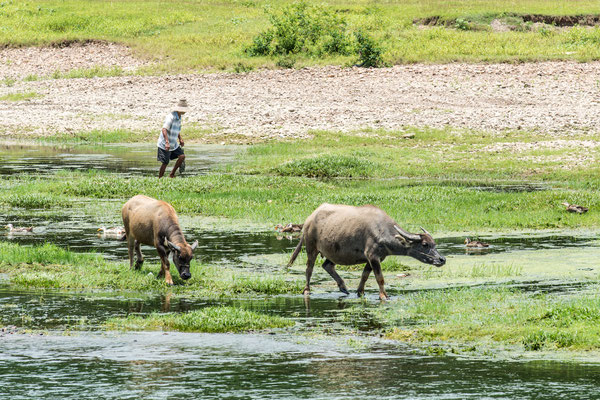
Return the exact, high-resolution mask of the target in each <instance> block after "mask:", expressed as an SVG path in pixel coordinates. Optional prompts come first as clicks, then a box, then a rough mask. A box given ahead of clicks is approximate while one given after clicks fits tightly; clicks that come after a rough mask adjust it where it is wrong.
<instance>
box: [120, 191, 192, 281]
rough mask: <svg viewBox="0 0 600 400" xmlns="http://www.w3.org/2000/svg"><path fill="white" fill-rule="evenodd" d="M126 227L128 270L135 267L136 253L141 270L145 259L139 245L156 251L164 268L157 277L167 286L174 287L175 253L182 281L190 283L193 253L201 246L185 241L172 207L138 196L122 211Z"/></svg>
mask: <svg viewBox="0 0 600 400" xmlns="http://www.w3.org/2000/svg"><path fill="white" fill-rule="evenodd" d="M121 214H122V215H123V224H125V232H126V235H127V245H128V249H129V267H130V268H132V267H133V250H134V248H135V254H136V256H137V261H136V263H135V269H140V267H141V266H142V264H143V263H144V256H142V252H141V251H140V244H146V245H149V246H154V247H156V250H157V251H158V255H159V256H160V261H161V266H160V272H159V274H158V277H159V278H160V277H162V276H164V277H165V281H166V282H167V284H169V285H172V284H173V278H172V277H171V271H170V270H169V253H170V252H171V251H172V252H173V263H175V266H176V267H177V271H179V276H180V277H181V279H184V280H185V279H190V278H191V276H192V275H191V274H190V261H191V260H192V252H193V251H194V249H195V248H196V246H198V241H195V242H194V244H192V245H191V246H190V245H189V244H188V242H186V241H185V237H184V236H183V232H181V228H180V227H179V220H178V218H177V214H176V213H175V210H174V209H173V207H172V206H171V205H170V204H169V203H167V202H164V201H160V200H156V199H153V198H151V197H147V196H142V195H137V196H134V197H132V198H131V199H129V201H128V202H127V203H125V205H124V206H123V208H122V210H121Z"/></svg>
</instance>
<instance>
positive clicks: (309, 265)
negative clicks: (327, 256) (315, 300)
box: [302, 249, 318, 295]
mask: <svg viewBox="0 0 600 400" xmlns="http://www.w3.org/2000/svg"><path fill="white" fill-rule="evenodd" d="M317 254H318V253H317V252H316V251H309V250H308V249H306V255H307V256H308V260H307V261H306V286H305V287H304V290H303V291H302V293H304V294H305V295H307V294H310V278H311V277H312V273H313V268H314V267H315V261H316V260H317Z"/></svg>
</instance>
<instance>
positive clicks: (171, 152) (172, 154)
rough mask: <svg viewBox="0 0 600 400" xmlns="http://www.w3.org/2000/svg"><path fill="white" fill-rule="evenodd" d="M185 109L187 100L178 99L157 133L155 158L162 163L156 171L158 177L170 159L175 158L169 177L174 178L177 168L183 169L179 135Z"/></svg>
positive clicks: (161, 174)
mask: <svg viewBox="0 0 600 400" xmlns="http://www.w3.org/2000/svg"><path fill="white" fill-rule="evenodd" d="M187 110H188V104H187V101H186V100H185V99H181V100H179V102H178V103H177V105H176V106H175V107H174V108H173V110H172V111H171V112H169V114H168V115H167V117H166V118H165V123H164V124H163V127H162V132H161V133H160V135H158V142H157V145H158V153H157V155H156V159H157V160H158V161H160V162H161V163H162V165H161V166H160V170H159V171H158V177H159V178H162V176H163V175H164V174H165V169H167V165H169V161H170V160H175V159H177V161H176V162H175V166H174V167H173V171H171V173H170V174H169V178H175V172H176V171H177V169H179V171H180V173H181V172H183V171H184V170H185V154H184V153H183V145H184V142H183V138H182V137H181V117H182V116H183V114H185V113H186V112H187ZM177 140H179V143H177Z"/></svg>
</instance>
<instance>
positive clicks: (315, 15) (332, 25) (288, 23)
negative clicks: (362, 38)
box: [246, 2, 353, 56]
mask: <svg viewBox="0 0 600 400" xmlns="http://www.w3.org/2000/svg"><path fill="white" fill-rule="evenodd" d="M266 12H267V14H268V16H269V20H270V22H271V24H272V27H271V28H269V29H267V30H266V31H264V32H262V33H260V34H258V35H257V36H255V37H254V39H253V41H252V45H251V46H250V47H248V48H247V49H246V52H247V53H248V54H249V55H251V56H272V55H281V56H286V55H290V54H299V53H302V54H306V55H309V56H321V55H327V54H341V55H349V54H351V53H352V47H353V45H352V36H351V35H350V33H349V32H348V29H347V24H346V20H345V19H344V17H343V16H340V15H338V14H337V13H335V12H333V11H329V10H326V9H324V8H322V7H318V6H310V5H308V4H307V3H305V2H300V3H295V4H291V5H289V6H287V7H284V8H283V9H282V10H281V12H279V13H277V12H273V11H270V10H267V11H266Z"/></svg>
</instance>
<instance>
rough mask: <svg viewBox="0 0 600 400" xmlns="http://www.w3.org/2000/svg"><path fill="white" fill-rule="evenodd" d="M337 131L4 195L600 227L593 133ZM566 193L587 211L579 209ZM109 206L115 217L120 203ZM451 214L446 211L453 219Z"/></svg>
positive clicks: (410, 222) (248, 217) (24, 203)
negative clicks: (212, 163)
mask: <svg viewBox="0 0 600 400" xmlns="http://www.w3.org/2000/svg"><path fill="white" fill-rule="evenodd" d="M410 133H412V134H414V137H413V138H411V139H403V138H402V135H404V134H405V133H403V132H393V131H377V132H367V133H364V132H362V133H355V134H342V133H335V132H316V133H315V134H314V137H313V138H312V139H307V140H295V141H286V142H270V143H265V144H257V145H253V146H251V147H248V148H247V149H246V150H245V151H241V152H240V153H239V154H240V155H239V156H238V160H237V161H236V163H235V164H231V165H226V166H224V167H222V170H221V172H219V173H212V174H209V175H204V176H190V177H185V178H183V179H175V180H161V181H159V184H157V180H156V178H155V177H134V178H122V177H115V176H114V175H113V174H111V173H106V172H99V171H85V172H59V173H57V174H56V175H53V176H49V177H41V178H40V177H26V176H12V177H7V178H5V179H3V181H2V187H3V188H5V189H7V190H5V191H3V192H2V193H0V205H4V206H6V207H20V208H25V209H36V208H51V207H53V206H61V207H65V206H69V205H72V202H73V200H75V199H78V200H84V199H89V198H92V199H113V200H115V199H118V200H120V201H122V202H124V201H126V200H127V199H129V198H130V197H132V196H134V195H137V194H140V193H141V194H146V195H149V196H152V197H155V198H159V199H162V200H165V201H168V202H170V203H172V204H173V206H174V207H175V209H176V210H177V211H178V213H179V214H181V215H189V216H194V215H201V216H214V217H226V218H230V219H234V220H245V221H249V222H252V223H255V224H264V225H265V226H273V225H275V224H277V223H281V222H286V223H287V222H290V221H293V222H302V221H303V220H304V219H305V218H306V217H307V216H308V215H309V214H310V213H311V212H312V211H313V210H314V209H315V208H316V207H317V206H319V205H320V204H321V203H323V202H329V203H343V204H352V205H363V204H373V205H377V206H379V207H381V208H383V209H385V210H386V211H387V212H388V213H389V214H390V215H391V216H392V217H393V218H395V219H396V220H397V221H398V222H399V223H401V224H403V225H404V226H406V227H407V228H408V229H417V228H418V226H420V225H422V226H425V227H426V228H427V229H428V230H430V231H432V232H440V231H444V232H451V231H452V232H462V231H467V230H503V231H507V230H523V229H554V228H570V229H578V228H591V229H595V228H598V227H600V214H598V213H597V212H596V211H595V209H596V208H597V206H598V201H599V200H598V198H597V195H596V194H597V187H598V185H599V184H600V181H599V178H598V177H599V176H600V169H599V167H598V165H599V163H598V161H600V160H599V153H598V152H597V151H596V147H595V143H596V141H597V139H598V138H597V137H596V136H593V135H574V136H572V137H570V138H569V139H560V140H556V139H551V138H547V137H546V138H544V137H542V136H539V135H537V134H535V133H531V132H506V133H502V134H496V135H492V134H488V133H485V132H470V131H458V130H433V129H413V130H411V131H410ZM563 202H569V203H575V204H583V205H585V206H588V207H590V209H591V211H590V212H588V213H587V214H585V215H575V214H570V213H567V212H566V211H565V210H564V206H562V205H561V203H563ZM111 207H114V210H113V211H112V212H113V213H114V215H115V216H118V215H119V210H118V207H119V204H118V203H115V204H113V205H112V206H111ZM450 216H451V217H450Z"/></svg>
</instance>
